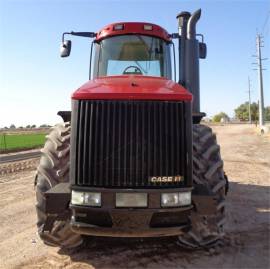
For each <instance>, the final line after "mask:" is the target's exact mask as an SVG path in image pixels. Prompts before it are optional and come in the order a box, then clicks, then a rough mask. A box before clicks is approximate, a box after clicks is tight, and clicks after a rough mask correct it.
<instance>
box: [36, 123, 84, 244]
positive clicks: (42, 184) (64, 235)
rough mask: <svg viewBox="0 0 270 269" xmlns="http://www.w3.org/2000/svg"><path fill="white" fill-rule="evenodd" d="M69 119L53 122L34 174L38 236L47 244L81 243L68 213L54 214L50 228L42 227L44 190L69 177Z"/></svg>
mask: <svg viewBox="0 0 270 269" xmlns="http://www.w3.org/2000/svg"><path fill="white" fill-rule="evenodd" d="M69 151H70V123H61V124H57V125H56V126H54V127H53V128H52V131H51V132H50V134H49V135H48V136H47V137H46V142H45V145H44V148H43V149H42V150H41V153H42V155H41V159H40V164H39V166H38V169H37V174H36V178H35V184H36V200H37V203H36V211H37V228H38V233H39V236H40V238H41V239H42V240H43V241H44V243H45V244H47V245H50V246H60V247H63V248H74V247H77V246H79V245H80V244H81V243H82V238H81V236H80V235H78V234H76V233H74V232H72V231H71V228H70V224H69V217H67V218H66V219H65V220H59V219H57V218H56V220H54V222H53V224H52V229H51V230H50V231H45V230H44V227H45V224H46V221H47V216H46V214H45V198H44V193H45V192H46V191H48V190H49V189H51V188H52V187H54V186H55V185H57V184H58V183H61V182H68V181H69V154H70V153H69Z"/></svg>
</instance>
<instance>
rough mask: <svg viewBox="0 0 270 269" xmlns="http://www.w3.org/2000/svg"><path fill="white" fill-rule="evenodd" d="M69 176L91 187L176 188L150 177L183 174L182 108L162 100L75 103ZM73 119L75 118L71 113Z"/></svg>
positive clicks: (77, 182)
mask: <svg viewBox="0 0 270 269" xmlns="http://www.w3.org/2000/svg"><path fill="white" fill-rule="evenodd" d="M76 102H78V104H77V105H76V106H77V107H76V108H77V109H76V112H73V113H76V114H75V115H73V116H75V120H73V122H72V128H73V130H72V132H73V133H74V132H75V136H74V138H73V140H72V141H74V144H76V145H74V146H75V147H74V150H73V151H72V154H75V156H71V160H72V161H74V162H75V164H74V166H73V169H74V170H75V171H73V172H72V173H71V174H72V175H73V176H74V177H75V180H74V183H75V184H76V185H80V186H92V187H120V188H121V187H132V188H136V187H160V186H168V187H172V186H179V185H180V186H181V185H182V184H184V182H180V183H179V182H177V183H175V182H171V183H169V182H166V183H164V182H163V183H151V182H150V180H149V177H153V176H176V175H181V176H185V175H186V171H185V163H186V154H185V152H186V144H185V121H184V115H185V111H184V110H185V107H184V103H183V102H165V101H163V102H162V101H99V100H93V101H89V100H81V101H76ZM73 119H74V117H73Z"/></svg>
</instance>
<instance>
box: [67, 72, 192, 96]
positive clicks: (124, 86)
mask: <svg viewBox="0 0 270 269" xmlns="http://www.w3.org/2000/svg"><path fill="white" fill-rule="evenodd" d="M72 99H78V100H81V99H89V100H91V99H99V100H105V99H108V100H112V99H117V100H164V101H165V100H167V101H169V100H174V101H177V100H179V101H182V100H186V101H191V100H192V95H191V94H190V92H188V91H187V90H186V89H185V88H184V87H182V86H181V85H179V84H177V83H175V82H173V81H172V80H167V79H165V78H160V77H149V76H138V75H137V76H107V77H100V78H97V79H94V80H90V81H88V82H87V83H85V84H84V85H83V86H82V87H80V88H79V89H78V90H77V91H75V92H74V93H73V95H72Z"/></svg>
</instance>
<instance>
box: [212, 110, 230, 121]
mask: <svg viewBox="0 0 270 269" xmlns="http://www.w3.org/2000/svg"><path fill="white" fill-rule="evenodd" d="M229 119H230V118H229V116H228V115H227V114H226V113H225V112H220V113H218V114H217V115H215V116H214V117H213V121H214V122H220V121H221V120H222V121H229Z"/></svg>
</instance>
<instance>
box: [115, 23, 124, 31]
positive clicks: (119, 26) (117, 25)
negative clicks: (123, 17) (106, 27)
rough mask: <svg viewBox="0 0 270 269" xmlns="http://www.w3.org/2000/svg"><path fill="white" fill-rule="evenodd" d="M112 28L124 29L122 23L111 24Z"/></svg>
mask: <svg viewBox="0 0 270 269" xmlns="http://www.w3.org/2000/svg"><path fill="white" fill-rule="evenodd" d="M113 30H116V31H117V30H124V24H116V25H114V26H113Z"/></svg>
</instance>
